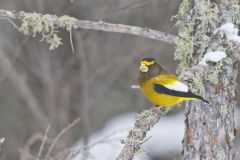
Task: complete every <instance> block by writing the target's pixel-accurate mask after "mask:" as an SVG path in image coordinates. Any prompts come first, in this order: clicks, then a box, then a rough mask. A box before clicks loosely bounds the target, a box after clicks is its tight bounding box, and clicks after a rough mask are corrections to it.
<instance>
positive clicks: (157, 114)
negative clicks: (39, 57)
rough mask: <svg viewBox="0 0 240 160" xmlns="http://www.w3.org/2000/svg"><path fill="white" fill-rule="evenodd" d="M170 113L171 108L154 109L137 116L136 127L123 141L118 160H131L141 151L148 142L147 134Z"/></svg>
mask: <svg viewBox="0 0 240 160" xmlns="http://www.w3.org/2000/svg"><path fill="white" fill-rule="evenodd" d="M168 111H170V108H164V107H155V106H154V107H153V108H150V109H148V110H144V111H142V112H141V113H140V114H139V115H137V116H136V121H135V125H134V127H133V128H132V129H131V130H130V131H129V134H128V136H127V137H126V138H125V139H124V140H123V142H122V143H123V144H124V147H123V149H122V150H121V152H120V153H119V155H118V157H117V160H131V159H133V158H134V156H135V154H136V153H137V152H139V151H140V150H141V145H142V144H143V143H144V142H146V140H147V139H146V136H147V132H148V131H149V130H150V129H151V128H152V127H153V126H154V125H155V124H156V123H157V122H158V121H159V120H160V118H161V117H162V116H164V115H165V114H166V113H168Z"/></svg>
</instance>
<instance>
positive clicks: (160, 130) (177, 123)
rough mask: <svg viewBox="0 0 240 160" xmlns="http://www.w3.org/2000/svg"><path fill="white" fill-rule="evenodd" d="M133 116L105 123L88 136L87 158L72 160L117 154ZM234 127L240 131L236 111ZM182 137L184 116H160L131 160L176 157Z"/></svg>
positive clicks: (239, 113)
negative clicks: (138, 153) (139, 151)
mask: <svg viewBox="0 0 240 160" xmlns="http://www.w3.org/2000/svg"><path fill="white" fill-rule="evenodd" d="M135 115H136V113H126V114H123V115H119V116H117V117H114V118H113V119H111V120H109V121H108V122H107V123H106V124H105V127H104V128H102V129H101V130H99V131H97V132H95V133H93V134H91V135H90V137H89V144H90V148H89V149H88V152H89V156H88V158H87V159H86V157H84V158H83V152H82V153H81V154H79V155H78V156H76V157H75V158H74V159H73V160H83V159H84V160H94V159H96V160H113V159H115V158H116V156H117V155H118V154H119V152H120V151H121V148H122V147H123V145H122V144H121V143H120V140H122V139H124V138H125V137H126V135H127V133H128V131H129V129H131V127H132V126H133V124H134V117H135ZM235 117H236V119H235V122H236V128H240V111H239V109H236V116H235ZM183 134H184V115H183V113H178V114H176V115H171V116H166V117H163V118H162V119H161V120H160V121H159V122H158V123H157V124H156V125H155V126H154V127H153V128H152V129H151V131H150V132H149V133H148V135H147V136H148V137H151V138H150V139H149V140H148V141H147V142H146V143H145V144H144V145H143V149H144V150H145V151H146V152H143V154H140V155H139V156H138V157H136V158H135V160H140V159H141V160H149V159H150V158H149V157H148V155H151V156H153V157H159V156H161V157H168V156H169V155H170V156H173V155H179V154H180V152H181V141H182V139H183ZM81 146H83V140H79V142H77V143H76V145H75V146H74V147H81Z"/></svg>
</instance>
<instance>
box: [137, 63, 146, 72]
mask: <svg viewBox="0 0 240 160" xmlns="http://www.w3.org/2000/svg"><path fill="white" fill-rule="evenodd" d="M139 70H140V71H141V72H147V71H148V67H147V66H146V65H145V64H141V66H140V67H139Z"/></svg>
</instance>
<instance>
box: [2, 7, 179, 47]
mask: <svg viewBox="0 0 240 160" xmlns="http://www.w3.org/2000/svg"><path fill="white" fill-rule="evenodd" d="M27 14H28V15H29V14H30V13H28V12H23V11H21V12H13V11H7V10H1V9H0V18H5V19H19V20H22V19H23V18H24V17H25V15H27ZM57 20H58V17H57V16H55V15H52V21H55V22H56V21H57ZM76 28H82V29H89V30H99V31H105V32H117V33H125V34H131V35H137V36H140V37H145V38H149V39H154V40H158V41H163V42H167V43H170V44H176V41H177V36H175V35H171V34H168V33H166V32H161V31H156V30H153V29H149V28H145V27H138V26H130V25H123V24H113V23H107V22H102V21H99V22H94V21H88V20H79V19H77V21H76Z"/></svg>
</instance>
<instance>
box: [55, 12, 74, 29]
mask: <svg viewBox="0 0 240 160" xmlns="http://www.w3.org/2000/svg"><path fill="white" fill-rule="evenodd" d="M58 23H59V27H61V28H66V30H67V31H69V32H70V30H71V29H72V28H77V19H76V18H74V17H69V16H66V15H64V16H61V17H59V19H58Z"/></svg>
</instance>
